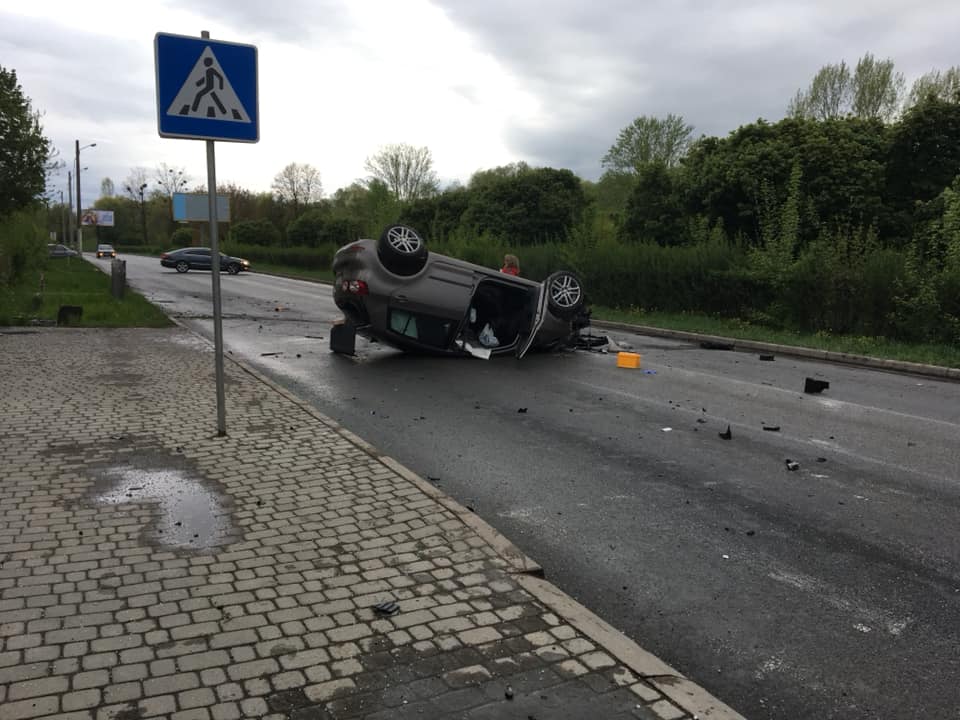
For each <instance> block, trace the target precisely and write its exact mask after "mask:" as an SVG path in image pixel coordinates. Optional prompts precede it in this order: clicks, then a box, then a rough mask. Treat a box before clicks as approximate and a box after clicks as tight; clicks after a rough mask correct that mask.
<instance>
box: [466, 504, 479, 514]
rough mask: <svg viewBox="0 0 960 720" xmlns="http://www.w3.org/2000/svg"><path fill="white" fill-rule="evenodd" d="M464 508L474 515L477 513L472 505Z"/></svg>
mask: <svg viewBox="0 0 960 720" xmlns="http://www.w3.org/2000/svg"><path fill="white" fill-rule="evenodd" d="M464 507H465V508H466V509H467V510H469V511H470V512H472V513H475V512H476V510H474V509H473V508H472V507H471V506H470V505H464Z"/></svg>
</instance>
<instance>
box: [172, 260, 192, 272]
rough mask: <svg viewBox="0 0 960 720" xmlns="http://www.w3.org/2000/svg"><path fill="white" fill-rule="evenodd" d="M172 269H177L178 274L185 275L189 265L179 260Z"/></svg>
mask: <svg viewBox="0 0 960 720" xmlns="http://www.w3.org/2000/svg"><path fill="white" fill-rule="evenodd" d="M174 267H175V268H177V272H178V273H185V272H186V271H187V270H189V269H190V263H188V262H187V261H186V260H180V261H178V262H177V264H176V265H175V266H174Z"/></svg>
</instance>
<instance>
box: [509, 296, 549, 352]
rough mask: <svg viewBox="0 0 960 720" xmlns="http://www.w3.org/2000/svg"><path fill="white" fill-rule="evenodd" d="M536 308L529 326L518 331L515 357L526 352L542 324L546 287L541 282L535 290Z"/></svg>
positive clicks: (544, 314) (545, 311) (545, 307)
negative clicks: (536, 290)
mask: <svg viewBox="0 0 960 720" xmlns="http://www.w3.org/2000/svg"><path fill="white" fill-rule="evenodd" d="M536 303H537V304H536V310H535V312H534V313H533V322H531V323H530V327H528V328H524V329H523V330H521V331H520V335H519V337H518V338H517V351H516V352H517V357H518V358H522V357H523V356H524V355H526V354H527V350H529V349H530V347H531V346H532V345H533V341H534V338H536V337H537V333H538V332H539V331H540V327H541V326H542V325H543V320H544V318H545V317H546V314H547V288H546V285H544V284H543V283H541V284H540V289H539V290H538V292H537V300H536Z"/></svg>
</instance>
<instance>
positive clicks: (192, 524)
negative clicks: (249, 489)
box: [91, 463, 238, 552]
mask: <svg viewBox="0 0 960 720" xmlns="http://www.w3.org/2000/svg"><path fill="white" fill-rule="evenodd" d="M170 464H176V463H170ZM99 475H100V478H99V480H98V482H97V483H96V486H95V488H94V491H93V493H92V494H91V501H92V502H93V503H94V504H96V505H120V504H124V503H138V504H153V505H155V506H156V508H155V509H156V515H155V518H154V520H153V521H152V522H151V523H150V524H149V525H148V526H147V527H145V528H144V531H143V536H144V540H145V541H146V542H147V543H148V544H151V545H162V546H164V547H169V548H175V549H180V550H191V551H199V552H202V551H204V550H210V549H212V548H216V547H221V546H223V545H227V544H228V543H231V542H234V541H236V540H237V539H238V533H237V531H236V528H235V527H234V525H233V521H232V518H231V507H230V506H231V503H230V500H229V498H228V497H227V496H226V494H225V493H224V492H223V491H222V490H220V489H219V488H217V487H215V484H214V483H211V482H207V481H203V480H201V479H200V478H199V477H197V475H196V474H195V473H193V472H191V471H190V470H188V469H186V468H183V467H181V468H170V467H169V466H168V467H166V468H156V467H153V468H150V467H134V466H133V465H118V466H113V467H107V468H105V469H103V470H102V471H101V472H100V473H99Z"/></svg>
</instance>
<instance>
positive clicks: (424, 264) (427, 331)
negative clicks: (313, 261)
mask: <svg viewBox="0 0 960 720" xmlns="http://www.w3.org/2000/svg"><path fill="white" fill-rule="evenodd" d="M333 272H334V276H335V279H334V284H333V299H334V302H336V304H337V307H339V308H340V309H341V310H342V311H343V313H344V315H345V318H346V320H345V322H344V323H343V324H341V325H338V326H335V327H334V331H333V332H332V333H331V337H330V345H331V348H332V349H333V350H334V351H335V352H341V353H347V354H353V351H354V349H353V348H354V339H355V334H357V333H358V334H360V335H362V336H364V337H367V338H371V339H375V340H379V341H381V342H384V343H386V344H388V345H392V346H393V347H396V348H399V349H401V350H406V351H411V352H421V353H432V354H455V355H473V356H475V357H483V358H488V357H490V356H491V355H505V354H514V355H516V356H517V357H523V355H524V354H525V353H526V352H527V351H528V350H530V349H531V348H534V349H551V348H556V347H559V346H563V345H572V344H574V343H575V342H576V338H577V336H578V334H579V332H580V330H581V329H582V328H584V327H586V326H587V325H588V324H589V316H590V313H589V311H588V310H587V308H586V302H585V300H586V298H585V295H584V291H583V286H582V284H581V282H580V279H579V278H578V277H577V276H576V275H575V274H574V273H572V272H568V271H565V270H561V271H559V272H555V273H553V274H552V275H550V277H548V278H547V279H546V280H544V281H543V282H534V281H532V280H526V279H524V278H521V277H516V276H513V275H508V274H506V273H501V272H498V271H496V270H491V269H490V268H485V267H482V266H480V265H474V264H473V263H468V262H465V261H463V260H457V259H456V258H451V257H447V256H445V255H439V254H437V253H431V252H428V251H427V247H426V244H425V243H424V240H423V238H422V237H421V236H420V235H419V234H418V233H417V232H416V231H415V230H414V229H413V228H410V227H407V226H405V225H391V226H389V227H387V228H386V229H385V230H384V231H383V233H382V234H381V235H380V238H379V239H378V240H376V241H374V240H357V241H355V242H352V243H350V244H349V245H345V246H344V247H342V248H340V249H339V250H338V251H337V253H336V255H335V256H334V259H333Z"/></svg>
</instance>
